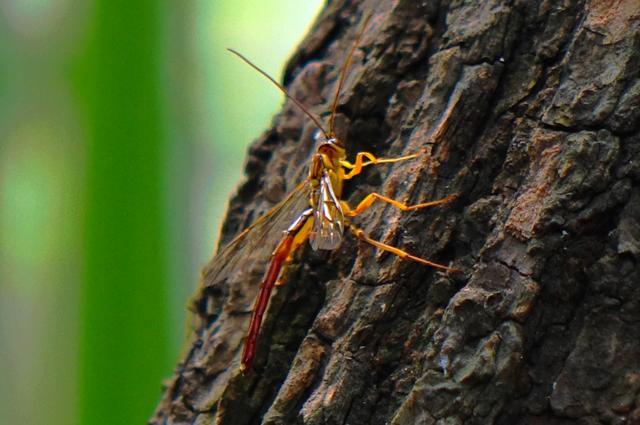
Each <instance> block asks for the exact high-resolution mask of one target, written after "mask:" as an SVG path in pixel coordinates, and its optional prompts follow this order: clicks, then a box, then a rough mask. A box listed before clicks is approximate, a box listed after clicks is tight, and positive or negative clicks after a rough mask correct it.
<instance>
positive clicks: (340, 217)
mask: <svg viewBox="0 0 640 425" xmlns="http://www.w3.org/2000/svg"><path fill="white" fill-rule="evenodd" d="M343 232H344V213H343V212H342V208H341V207H340V202H339V201H338V198H337V197H336V195H335V193H334V191H333V186H332V184H331V179H330V178H329V176H328V175H327V174H326V173H325V174H323V176H322V179H320V191H319V196H318V201H317V204H316V207H315V210H314V212H313V228H312V230H311V234H310V235H309V243H310V244H311V247H312V248H313V249H314V250H318V249H336V248H337V247H338V246H339V245H340V242H341V241H342V234H343Z"/></svg>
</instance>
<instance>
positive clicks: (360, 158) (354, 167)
mask: <svg viewBox="0 0 640 425" xmlns="http://www.w3.org/2000/svg"><path fill="white" fill-rule="evenodd" d="M418 155H419V154H412V155H406V156H401V157H398V158H376V157H375V156H374V155H373V154H372V153H369V152H358V153H357V154H356V160H355V161H354V163H353V164H352V163H350V162H349V161H340V164H342V166H343V167H345V168H348V169H350V170H351V171H349V172H348V173H347V174H345V175H344V179H345V180H349V179H350V178H352V177H354V176H357V175H358V174H360V173H361V172H362V169H363V168H364V167H366V166H367V165H371V164H391V163H394V162H400V161H406V160H407V159H413V158H417V157H418ZM365 158H366V159H367V160H368V161H365V160H364V159H365Z"/></svg>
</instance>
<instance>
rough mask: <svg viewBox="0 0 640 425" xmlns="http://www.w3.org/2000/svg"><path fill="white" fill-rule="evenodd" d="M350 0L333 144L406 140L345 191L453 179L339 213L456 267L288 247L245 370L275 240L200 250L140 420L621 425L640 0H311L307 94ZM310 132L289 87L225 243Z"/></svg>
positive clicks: (317, 95)
mask: <svg viewBox="0 0 640 425" xmlns="http://www.w3.org/2000/svg"><path fill="white" fill-rule="evenodd" d="M366 14H372V19H371V23H370V24H369V26H368V28H367V30H366V32H365V34H364V36H363V39H362V43H361V46H360V48H359V49H358V51H357V52H356V55H355V58H354V63H353V65H352V67H351V69H350V71H349V77H348V79H347V82H346V87H345V91H344V94H343V96H342V97H341V100H340V108H339V116H338V124H339V126H338V130H339V131H338V133H339V135H340V136H342V138H343V139H344V140H345V141H346V145H347V148H348V151H349V152H350V153H351V155H353V154H354V153H355V152H357V151H362V150H367V151H371V152H373V153H375V154H377V155H380V156H386V157H393V156H398V155H402V154H407V153H412V152H416V151H420V150H423V152H424V154H423V155H422V157H421V158H420V159H417V160H414V161H407V162H404V163H399V164H396V165H394V166H391V167H388V166H377V167H370V168H369V169H367V171H366V172H365V173H364V174H363V175H362V176H361V177H359V178H357V179H354V180H353V181H350V182H349V183H348V184H347V187H346V194H345V198H346V199H348V200H349V202H350V203H351V204H355V203H356V202H357V201H358V200H360V199H362V197H363V196H364V195H365V194H367V193H368V192H371V191H380V192H382V193H386V194H389V195H391V196H393V197H394V198H396V199H399V200H402V201H406V202H409V203H417V202H423V201H426V200H429V199H437V198H440V197H443V196H446V195H448V194H451V193H458V194H459V197H458V199H457V200H456V201H455V202H452V203H450V204H447V205H445V206H442V207H436V208H433V209H430V210H422V211H414V212H410V213H402V212H399V211H397V210H395V209H394V208H393V207H389V206H384V205H377V206H375V207H374V208H372V209H371V211H370V212H368V213H366V214H364V215H363V217H361V218H360V219H359V220H358V223H361V224H362V226H363V227H364V228H365V229H366V230H367V231H369V232H370V233H371V234H372V236H374V237H375V238H378V239H379V240H383V241H386V242H388V243H392V244H394V245H397V246H400V247H403V248H405V249H407V250H409V251H411V252H413V253H416V254H418V255H421V256H423V257H426V258H429V259H432V260H434V261H438V262H443V263H451V264H452V265H454V266H456V267H459V268H461V269H463V271H464V272H463V273H462V274H460V275H454V274H449V275H446V274H443V273H438V272H437V271H435V270H433V269H429V268H426V267H423V266H421V265H418V264H413V263H409V262H405V261H399V260H398V259H397V258H395V257H393V256H389V255H380V254H379V253H376V252H375V251H374V250H372V249H371V248H370V247H368V246H364V245H362V244H360V243H357V242H355V241H354V240H352V239H351V238H347V239H346V240H345V242H344V243H343V244H342V246H341V247H340V248H339V249H338V250H336V251H334V252H329V253H315V252H313V251H312V250H310V249H309V248H304V249H303V250H302V252H300V253H299V255H298V256H297V260H296V261H294V264H293V265H292V267H291V269H290V270H289V275H288V279H287V282H286V284H285V285H284V286H281V287H279V288H278V289H277V291H276V293H275V295H274V296H273V298H272V301H271V304H270V306H269V309H268V314H267V318H266V321H265V323H264V325H263V328H262V332H261V335H260V338H259V346H258V355H257V358H256V362H255V367H254V369H253V370H252V371H251V372H250V373H248V374H247V375H245V376H243V375H242V374H240V373H239V371H238V357H239V352H240V349H241V344H242V340H243V338H244V332H245V329H246V327H247V324H248V319H249V312H250V308H251V303H252V301H253V298H254V297H255V295H256V292H257V290H258V288H257V284H256V283H255V281H254V280H251V279H249V280H251V283H250V284H249V283H247V279H246V273H248V274H249V275H251V276H254V277H255V276H256V275H258V277H259V275H260V274H261V273H262V271H263V270H264V262H262V263H261V262H260V261H258V260H255V261H254V259H253V255H254V254H255V255H263V256H268V254H269V252H268V251H269V250H270V249H271V248H270V246H269V243H264V244H261V245H260V246H259V247H257V248H256V249H255V250H254V251H255V252H252V253H251V254H250V255H249V254H248V257H247V258H246V260H243V262H242V264H239V265H236V267H237V268H238V269H242V270H238V271H236V272H233V273H229V275H228V276H227V278H226V279H223V280H221V281H211V280H210V279H209V276H208V274H207V271H208V270H210V266H208V267H207V268H205V271H204V272H203V281H202V287H203V289H202V290H201V292H200V293H199V294H198V295H197V297H196V300H195V303H194V305H195V311H196V316H197V317H198V318H199V321H198V325H196V327H195V330H194V334H195V336H194V339H193V342H192V345H191V346H190V347H189V348H188V350H187V351H186V354H185V357H184V359H183V360H182V361H181V363H180V364H179V365H178V367H177V369H176V372H175V375H174V377H173V378H172V379H171V381H170V382H169V384H168V387H167V388H166V391H165V394H164V396H163V399H162V401H161V403H160V405H159V407H158V410H157V412H156V414H155V416H154V418H153V419H152V423H154V424H178V423H179V424H183V423H184V424H186V423H195V424H200V425H203V424H210V423H211V424H213V423H215V424H233V425H240V424H258V423H263V424H292V423H304V424H493V423H495V424H574V423H580V424H597V423H608V424H618V423H619V424H622V423H631V424H640V267H639V264H638V261H639V256H640V189H639V182H640V134H639V130H640V31H639V28H640V2H639V1H638V0H610V1H604V0H591V1H587V0H585V1H577V0H529V1H526V0H520V1H519V0H487V1H483V2H475V1H462V0H459V1H455V0H452V1H441V2H438V1H431V0H425V1H415V0H376V1H374V0H366V1H363V2H358V1H353V0H343V1H333V2H329V4H328V5H327V7H326V9H325V10H324V11H323V12H322V14H321V15H320V16H319V18H318V20H317V22H316V24H315V26H314V27H313V29H312V31H311V33H310V34H309V35H308V37H307V38H306V40H305V41H304V42H303V44H302V46H301V47H300V48H299V50H298V52H297V53H296V55H295V56H294V58H293V59H292V60H291V62H290V64H289V66H288V68H287V72H286V77H285V83H286V85H287V86H288V87H289V89H290V90H291V92H292V94H293V95H294V96H296V97H297V98H299V99H300V100H301V101H302V102H303V103H304V104H305V105H308V106H309V107H310V108H311V109H312V110H314V111H327V109H328V105H329V104H330V102H331V95H332V93H333V90H334V85H335V82H336V76H337V72H338V68H339V65H340V64H341V63H342V62H343V60H344V58H345V54H346V52H347V51H348V48H349V46H350V45H351V43H352V42H353V38H354V34H355V32H356V29H357V27H358V26H359V22H360V21H361V20H362V18H363V16H364V15H366ZM312 133H313V125H312V123H310V122H309V120H308V119H305V117H304V115H303V114H301V113H300V112H299V111H298V110H296V109H295V107H293V105H291V104H290V102H288V103H287V104H286V105H285V107H284V109H283V111H282V112H281V113H280V114H279V115H278V116H277V117H276V118H275V119H274V121H273V126H272V128H271V129H270V130H269V131H268V132H267V133H266V134H265V135H263V136H262V137H261V138H260V139H259V140H258V141H256V142H255V143H254V145H253V146H252V148H251V150H250V153H249V159H248V163H247V171H246V172H247V178H246V181H245V182H244V184H243V185H242V186H241V187H240V188H239V190H238V192H237V194H236V196H235V197H234V198H233V199H232V201H231V205H230V210H229V215H228V217H227V220H226V223H225V226H224V233H223V242H222V244H224V243H226V242H228V241H229V240H230V239H231V238H232V237H233V235H234V234H237V233H238V232H239V231H240V230H241V229H242V228H243V227H245V226H246V225H247V224H249V223H250V222H251V221H253V219H254V218H255V217H257V216H258V215H259V214H261V213H263V212H264V211H265V210H266V209H267V208H268V207H269V206H271V205H273V204H274V202H275V201H277V200H278V199H280V198H282V197H284V194H285V193H286V192H287V191H289V190H291V189H292V188H293V187H294V186H295V185H296V183H298V182H299V181H301V179H303V178H304V173H305V172H306V164H307V162H308V159H309V158H310V155H311V154H312V152H313V151H314V143H313V141H312ZM282 230H283V229H274V232H275V233H276V234H277V235H279V234H280V232H281V231H282ZM265 253H266V254H265ZM212 261H215V259H214V260H212ZM245 272H246V273H245Z"/></svg>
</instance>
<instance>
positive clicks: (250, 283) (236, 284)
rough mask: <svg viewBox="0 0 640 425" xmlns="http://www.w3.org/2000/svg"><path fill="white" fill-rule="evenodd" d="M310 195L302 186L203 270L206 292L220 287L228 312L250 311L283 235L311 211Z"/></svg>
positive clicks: (232, 242) (216, 256) (304, 183)
mask: <svg viewBox="0 0 640 425" xmlns="http://www.w3.org/2000/svg"><path fill="white" fill-rule="evenodd" d="M308 193H309V190H308V182H307V181H304V182H302V183H300V184H299V185H298V186H296V188H295V189H293V190H292V191H291V192H290V193H289V195H288V196H287V197H286V198H285V199H284V200H282V201H281V202H280V203H278V204H277V205H275V206H274V207H273V208H271V209H270V210H269V211H267V212H266V213H265V214H264V215H263V216H262V217H260V218H259V219H258V220H257V221H256V222H255V223H253V224H252V225H251V226H249V227H248V228H246V229H245V230H244V231H242V232H241V233H240V234H239V235H238V236H236V237H235V239H233V240H232V241H231V242H229V243H228V244H227V245H226V246H225V247H224V248H222V249H221V250H220V251H219V252H218V254H216V255H215V256H214V257H213V258H212V259H211V260H210V261H209V262H208V263H207V265H206V266H205V267H204V270H203V272H202V278H201V280H202V281H201V285H202V287H203V288H204V289H206V288H211V287H217V288H219V289H220V290H221V291H222V292H223V293H225V294H227V293H228V295H229V297H228V299H227V300H226V301H225V309H231V310H236V311H248V310H249V309H250V307H251V303H252V302H253V299H254V297H255V295H256V293H257V291H258V287H259V284H260V281H261V279H262V276H263V274H264V272H265V270H266V268H267V265H268V263H269V258H270V256H271V252H272V251H273V250H274V249H275V247H276V245H277V244H278V242H279V241H280V239H281V238H282V235H283V233H282V232H283V231H285V230H287V228H288V227H289V225H290V224H291V223H293V221H294V220H296V218H298V216H299V215H300V214H301V213H302V212H303V211H304V210H306V209H308V208H309V200H308V196H309V195H308ZM216 292H217V291H216ZM223 298H224V297H223ZM196 302H197V300H196ZM216 314H217V313H216Z"/></svg>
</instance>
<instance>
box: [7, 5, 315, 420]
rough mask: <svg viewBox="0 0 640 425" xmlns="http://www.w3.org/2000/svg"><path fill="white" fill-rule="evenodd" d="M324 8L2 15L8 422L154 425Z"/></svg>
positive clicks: (111, 8) (29, 9)
mask: <svg viewBox="0 0 640 425" xmlns="http://www.w3.org/2000/svg"><path fill="white" fill-rule="evenodd" d="M319 7H320V1H319V0H313V1H303V2H301V1H296V0H273V1H269V2H266V1H257V0H255V1H253V0H251V1H248V0H247V1H235V2H234V1H231V0H207V1H204V0H183V1H176V2H157V1H153V0H130V1H123V0H92V1H87V0H1V1H0V424H48V425H56V424H65V425H67V424H135V423H145V422H146V420H147V419H148V418H149V416H150V415H151V414H152V412H153V409H154V407H155V405H156V403H157V401H158V400H159V397H160V385H161V382H162V380H163V379H164V378H167V377H169V376H170V375H171V373H172V369H173V366H174V365H175V363H176V361H177V359H178V357H179V353H180V349H181V347H182V345H183V343H184V340H185V320H186V309H185V303H186V299H187V298H188V296H189V295H190V294H191V292H192V291H193V290H194V288H195V284H196V282H197V278H198V273H199V270H200V268H201V266H202V265H203V264H204V262H205V261H206V260H207V258H208V257H209V256H210V254H211V252H212V251H213V249H214V245H215V241H216V239H217V225H218V223H219V221H220V220H221V216H222V214H223V212H224V210H225V208H226V203H227V199H228V197H229V194H230V192H231V191H232V190H233V187H234V186H235V185H236V184H237V183H238V181H239V180H240V178H241V171H242V160H243V157H244V154H245V151H246V145H247V144H248V143H249V142H250V141H251V140H252V139H254V138H255V137H256V136H257V135H258V134H259V133H260V132H261V131H262V130H264V129H265V128H266V126H267V125H268V123H269V120H270V117H271V115H272V114H273V113H274V111H275V110H276V109H277V107H278V104H279V103H280V101H281V98H282V96H281V95H280V94H279V93H278V92H277V90H276V89H275V88H274V87H272V86H271V85H270V84H269V83H268V82H267V81H266V80H264V79H262V78H261V77H260V76H259V75H257V73H255V71H252V70H251V69H249V68H248V67H247V66H246V65H244V64H242V63H241V62H239V61H238V60H237V59H236V58H235V57H233V56H232V55H230V54H228V53H227V52H226V51H225V47H234V48H236V49H238V50H239V51H241V52H243V53H244V54H246V55H247V56H249V57H250V58H252V59H253V60H254V61H255V62H256V63H258V64H260V65H261V66H262V67H263V68H264V69H265V70H267V72H269V73H271V74H272V75H274V76H276V78H279V76H280V75H281V70H282V64H283V63H284V61H285V60H286V58H287V57H288V56H289V55H290V54H291V52H292V49H293V48H294V47H295V45H296V44H297V42H298V41H299V40H300V39H301V37H302V36H303V34H304V32H305V31H306V29H307V28H308V25H309V23H310V22H311V20H312V18H313V16H314V15H315V14H316V13H317V11H318V9H319Z"/></svg>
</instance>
